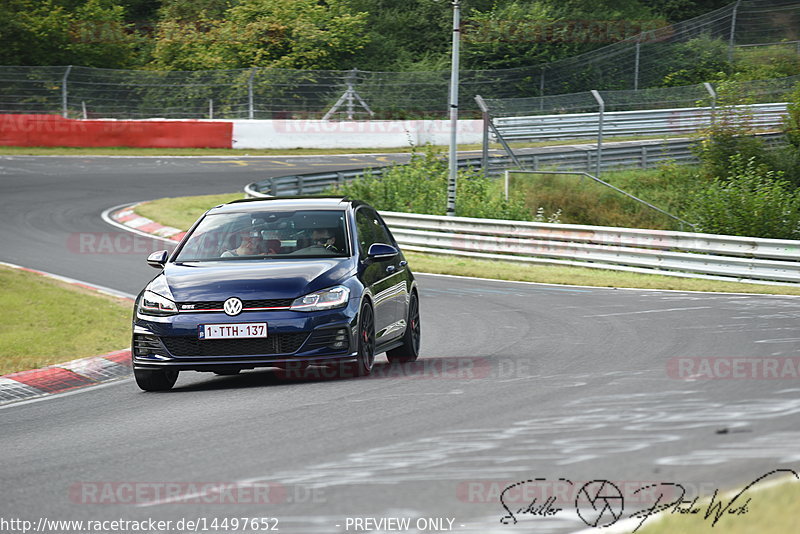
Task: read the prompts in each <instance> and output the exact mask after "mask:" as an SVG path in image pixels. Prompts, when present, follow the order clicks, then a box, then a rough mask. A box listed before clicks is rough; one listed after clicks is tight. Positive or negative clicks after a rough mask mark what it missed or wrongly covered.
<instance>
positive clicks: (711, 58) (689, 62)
mask: <svg viewBox="0 0 800 534" xmlns="http://www.w3.org/2000/svg"><path fill="white" fill-rule="evenodd" d="M673 58H674V59H673V64H672V66H671V67H670V68H671V69H673V70H672V71H671V72H669V74H667V75H666V76H664V80H663V82H662V85H663V86H664V87H680V86H682V85H694V84H698V83H703V82H710V81H714V80H717V79H720V78H725V77H726V76H727V75H728V74H730V73H731V72H732V70H733V66H732V65H731V64H730V63H729V62H728V43H726V42H725V41H723V40H721V39H714V38H711V37H709V36H705V35H704V36H701V37H697V38H695V39H691V40H689V41H686V42H685V43H680V44H677V45H675V46H674V51H673Z"/></svg>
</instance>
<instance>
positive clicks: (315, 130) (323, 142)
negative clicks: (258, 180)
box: [233, 120, 483, 148]
mask: <svg viewBox="0 0 800 534" xmlns="http://www.w3.org/2000/svg"><path fill="white" fill-rule="evenodd" d="M482 128H483V123H482V121H480V120H461V121H458V143H459V144H476V143H481V141H482V139H483V133H482ZM426 143H430V144H433V145H447V144H449V143H450V121H448V120H409V121H350V122H338V121H323V120H235V121H233V148H394V147H408V146H411V145H415V146H418V145H424V144H426Z"/></svg>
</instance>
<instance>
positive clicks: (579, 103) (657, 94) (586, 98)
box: [484, 75, 800, 117]
mask: <svg viewBox="0 0 800 534" xmlns="http://www.w3.org/2000/svg"><path fill="white" fill-rule="evenodd" d="M798 84H800V75H797V76H788V77H785V78H774V79H770V80H754V81H746V82H738V83H736V84H735V86H733V88H735V97H736V101H737V102H741V103H747V104H762V103H773V102H786V101H787V99H788V98H789V94H790V93H791V92H792V91H793V90H794V89H795V87H797V85H798ZM598 93H599V95H600V96H601V97H602V99H603V102H604V104H605V108H604V110H605V111H635V110H640V111H641V110H652V109H679V108H696V107H715V106H716V105H718V104H719V103H720V102H719V95H717V92H716V90H715V84H708V85H706V84H697V85H688V86H684V87H661V88H652V89H639V90H630V89H625V90H619V91H606V90H600V91H598ZM484 100H485V102H486V104H487V106H488V107H489V111H490V113H491V114H492V116H493V117H520V116H536V115H561V114H574V113H592V112H597V111H598V102H597V100H596V99H595V98H594V96H592V93H591V92H589V91H586V92H582V93H571V94H566V95H554V96H536V97H527V98H484ZM723 103H725V102H724V99H723Z"/></svg>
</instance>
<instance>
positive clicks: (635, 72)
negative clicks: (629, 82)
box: [633, 39, 642, 91]
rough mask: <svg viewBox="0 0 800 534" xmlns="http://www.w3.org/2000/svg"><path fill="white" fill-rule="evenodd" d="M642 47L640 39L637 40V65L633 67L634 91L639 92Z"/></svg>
mask: <svg viewBox="0 0 800 534" xmlns="http://www.w3.org/2000/svg"><path fill="white" fill-rule="evenodd" d="M641 48H642V45H641V43H640V42H639V39H637V40H636V63H635V64H634V65H633V90H634V91H638V90H639V58H640V57H641Z"/></svg>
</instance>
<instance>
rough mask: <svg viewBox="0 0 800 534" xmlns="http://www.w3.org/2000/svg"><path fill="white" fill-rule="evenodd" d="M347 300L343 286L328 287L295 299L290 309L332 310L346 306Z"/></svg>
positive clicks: (347, 292)
mask: <svg viewBox="0 0 800 534" xmlns="http://www.w3.org/2000/svg"><path fill="white" fill-rule="evenodd" d="M348 299H350V290H349V289H347V288H346V287H344V286H336V287H330V288H328V289H323V290H322V291H317V292H316V293H309V294H308V295H306V296H304V297H300V298H297V299H295V300H294V302H292V307H291V309H292V310H293V311H320V310H332V309H334V308H341V307H343V306H346V305H347V301H348Z"/></svg>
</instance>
